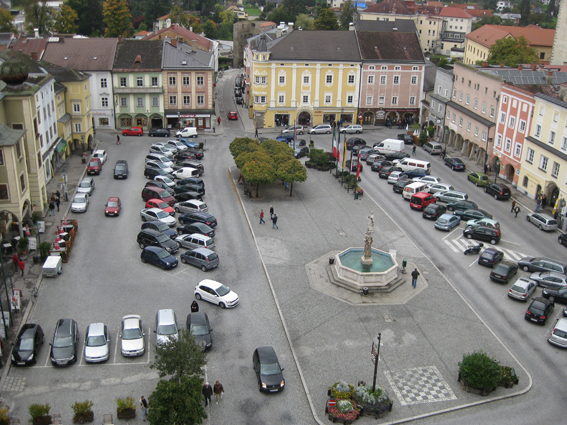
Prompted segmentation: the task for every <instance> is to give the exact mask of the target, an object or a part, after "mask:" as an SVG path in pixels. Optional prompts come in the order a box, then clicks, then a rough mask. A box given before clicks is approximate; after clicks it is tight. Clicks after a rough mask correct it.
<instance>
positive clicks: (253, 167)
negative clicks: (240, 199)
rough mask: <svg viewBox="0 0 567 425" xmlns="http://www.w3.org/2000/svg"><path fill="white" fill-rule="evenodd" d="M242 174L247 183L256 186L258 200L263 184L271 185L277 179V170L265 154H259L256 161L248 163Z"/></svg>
mask: <svg viewBox="0 0 567 425" xmlns="http://www.w3.org/2000/svg"><path fill="white" fill-rule="evenodd" d="M241 173H242V177H244V179H245V180H246V181H247V182H249V183H250V184H253V185H256V198H257V197H258V192H259V189H260V185H261V184H270V183H273V182H275V181H276V179H277V177H276V169H275V168H274V166H273V164H272V161H271V160H270V157H269V156H268V155H267V154H265V153H263V152H258V153H257V156H256V158H255V159H252V160H249V161H247V162H246V164H244V166H243V167H242V170H241Z"/></svg>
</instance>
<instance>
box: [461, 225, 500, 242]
mask: <svg viewBox="0 0 567 425" xmlns="http://www.w3.org/2000/svg"><path fill="white" fill-rule="evenodd" d="M463 236H464V237H466V238H468V239H477V240H480V241H485V242H490V243H491V244H492V245H496V244H497V243H498V242H500V230H499V229H495V228H494V227H487V226H478V227H472V226H470V227H467V228H466V229H465V230H463Z"/></svg>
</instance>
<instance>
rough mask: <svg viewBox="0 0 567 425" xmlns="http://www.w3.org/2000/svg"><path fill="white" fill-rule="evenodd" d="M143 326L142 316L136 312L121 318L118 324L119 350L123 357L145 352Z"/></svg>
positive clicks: (139, 354)
mask: <svg viewBox="0 0 567 425" xmlns="http://www.w3.org/2000/svg"><path fill="white" fill-rule="evenodd" d="M145 335H146V334H145V333H144V327H143V325H142V318H141V317H140V316H138V315H137V314H129V315H127V316H124V317H123V318H122V323H121V325H120V333H119V334H118V337H119V338H120V352H121V353H122V355H123V356H124V357H135V356H141V355H143V354H144V352H145V344H144V336H145Z"/></svg>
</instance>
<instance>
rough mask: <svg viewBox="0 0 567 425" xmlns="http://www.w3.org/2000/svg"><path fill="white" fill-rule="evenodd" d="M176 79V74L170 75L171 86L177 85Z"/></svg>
mask: <svg viewBox="0 0 567 425" xmlns="http://www.w3.org/2000/svg"><path fill="white" fill-rule="evenodd" d="M175 83H176V80H175V76H174V75H170V76H169V85H170V86H175Z"/></svg>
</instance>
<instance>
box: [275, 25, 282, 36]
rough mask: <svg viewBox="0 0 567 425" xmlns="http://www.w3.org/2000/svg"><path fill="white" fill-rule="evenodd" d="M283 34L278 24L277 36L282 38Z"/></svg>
mask: <svg viewBox="0 0 567 425" xmlns="http://www.w3.org/2000/svg"><path fill="white" fill-rule="evenodd" d="M281 36H282V29H281V28H280V27H279V26H278V27H276V38H280V37H281Z"/></svg>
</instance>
